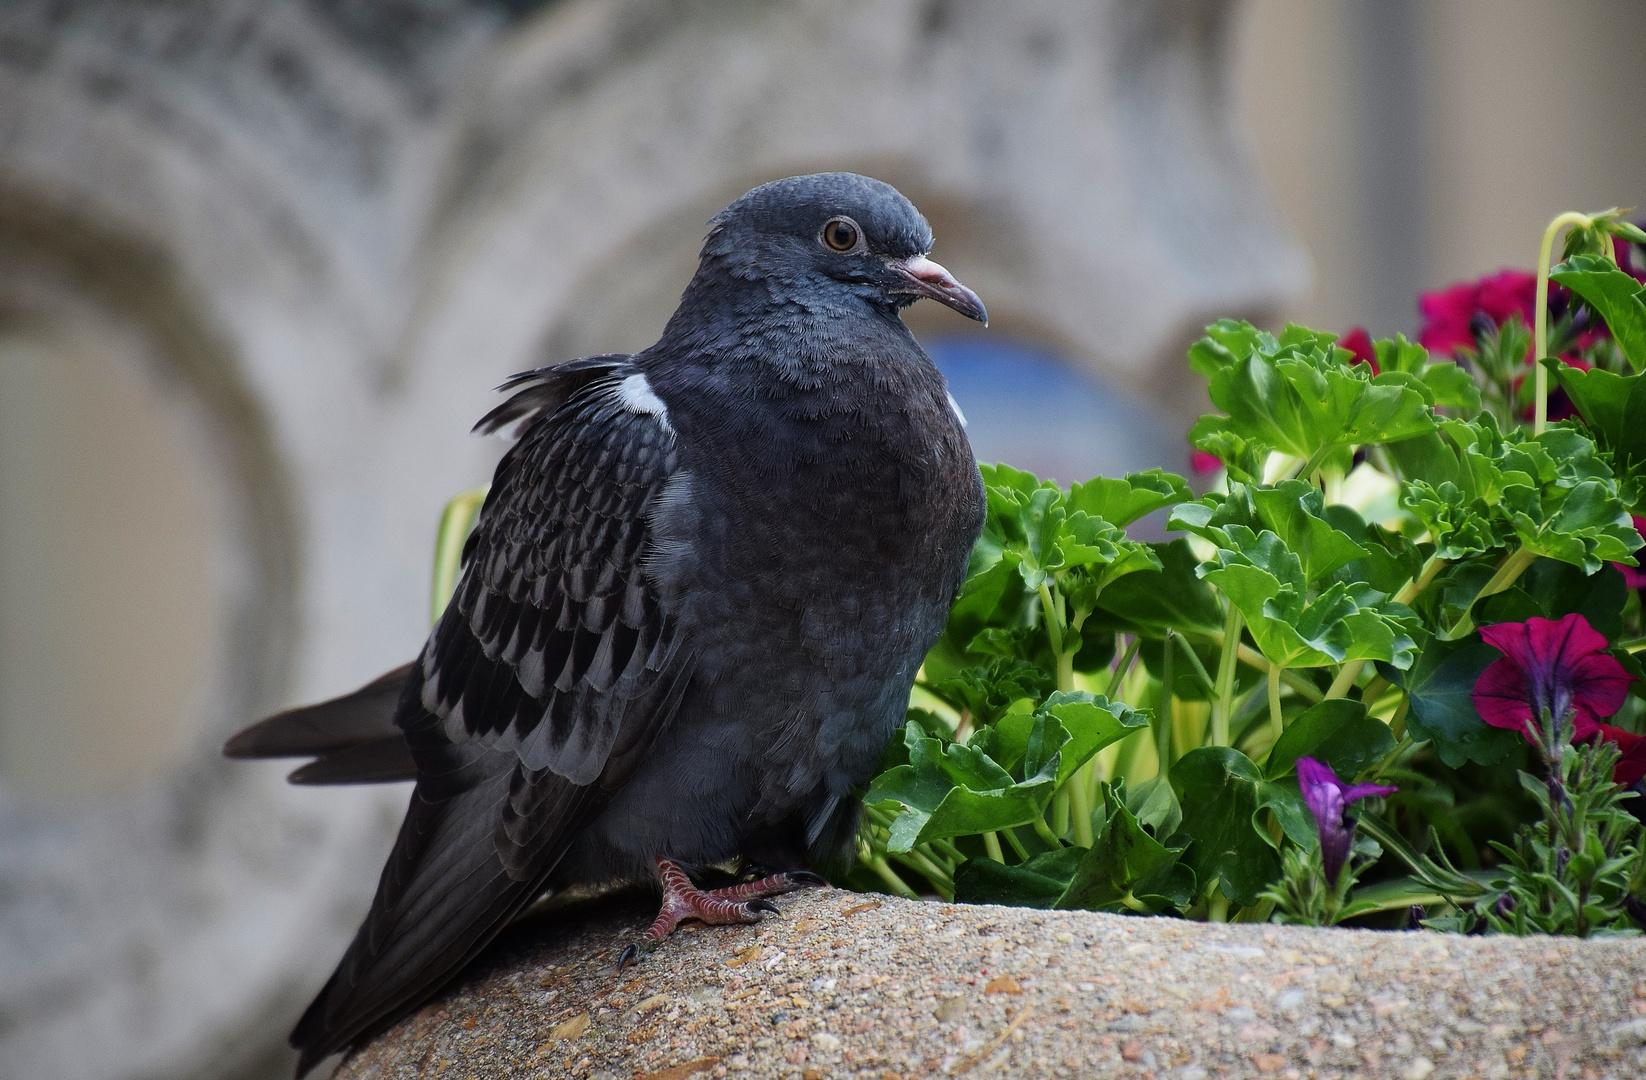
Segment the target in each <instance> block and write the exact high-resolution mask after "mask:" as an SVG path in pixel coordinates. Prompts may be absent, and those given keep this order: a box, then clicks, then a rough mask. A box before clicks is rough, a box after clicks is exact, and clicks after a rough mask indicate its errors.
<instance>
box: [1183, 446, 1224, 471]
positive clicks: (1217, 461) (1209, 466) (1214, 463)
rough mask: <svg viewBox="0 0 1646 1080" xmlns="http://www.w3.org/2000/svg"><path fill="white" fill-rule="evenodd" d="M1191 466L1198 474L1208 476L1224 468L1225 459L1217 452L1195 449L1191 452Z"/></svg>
mask: <svg viewBox="0 0 1646 1080" xmlns="http://www.w3.org/2000/svg"><path fill="white" fill-rule="evenodd" d="M1189 468H1190V469H1192V470H1194V473H1195V475H1196V476H1208V475H1210V474H1211V473H1214V472H1217V471H1218V470H1219V469H1221V468H1223V460H1222V459H1221V458H1219V457H1218V456H1217V455H1216V454H1209V453H1207V452H1206V451H1204V450H1194V451H1191V452H1190V453H1189Z"/></svg>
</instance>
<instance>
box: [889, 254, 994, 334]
mask: <svg viewBox="0 0 1646 1080" xmlns="http://www.w3.org/2000/svg"><path fill="white" fill-rule="evenodd" d="M891 266H892V269H893V270H896V271H897V272H898V273H899V274H901V275H902V276H903V280H905V281H907V282H908V283H909V285H908V289H907V290H906V291H907V292H910V293H913V294H914V295H915V296H927V297H930V298H931V299H933V300H936V301H937V302H938V303H939V304H942V305H943V306H944V307H951V308H954V309H955V310H956V311H958V312H960V314H962V315H964V316H966V318H968V319H976V320H977V321H978V322H980V323H982V324H983V325H984V326H988V325H989V313H988V311H987V310H985V309H984V307H983V301H981V300H979V299H978V298H977V294H976V293H974V292H972V291H971V290H970V289H968V288H966V286H964V285H962V284H960V282H958V281H956V280H955V279H954V275H953V274H951V273H949V272H948V271H947V270H945V269H943V267H942V266H940V265H938V264H937V263H934V262H932V261H931V260H930V259H928V258H926V256H924V255H916V256H914V257H913V258H909V259H894V260H892V263H891Z"/></svg>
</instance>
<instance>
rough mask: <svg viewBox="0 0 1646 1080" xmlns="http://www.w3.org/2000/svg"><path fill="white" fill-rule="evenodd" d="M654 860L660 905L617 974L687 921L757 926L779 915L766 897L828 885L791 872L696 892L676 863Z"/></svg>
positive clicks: (804, 872) (815, 877)
mask: <svg viewBox="0 0 1646 1080" xmlns="http://www.w3.org/2000/svg"><path fill="white" fill-rule="evenodd" d="M654 861H655V863H656V865H657V879H658V881H659V882H661V883H662V885H663V906H662V907H661V908H660V909H659V910H658V912H657V918H656V920H654V921H653V922H652V924H651V926H650V927H649V928H648V929H647V930H646V932H645V934H643V935H641V938H640V941H638V942H637V943H635V944H633V945H630V946H629V947H628V948H626V949H624V950H623V954H622V956H620V957H619V958H618V961H617V967H618V970H619V971H621V970H622V969H623V968H624V967H626V966H627V965H629V964H632V963H636V962H637V961H638V960H639V959H640V957H641V956H642V955H643V954H645V953H649V952H651V951H652V950H653V949H655V948H656V947H657V946H658V944H659V943H660V942H662V940H663V939H664V938H666V937H668V936H669V935H670V934H672V933H674V929H675V927H677V926H679V925H680V924H681V923H683V922H685V921H686V920H687V919H697V920H699V921H700V922H704V923H707V924H708V925H710V926H731V925H735V924H738V923H757V922H759V921H760V918H761V916H762V915H766V914H771V915H776V914H779V912H778V910H777V905H776V904H774V903H772V902H771V901H770V900H768V899H766V898H767V897H769V896H778V895H781V894H782V893H786V892H792V891H793V890H795V889H804V888H808V887H811V886H818V885H827V884H828V882H826V881H824V880H823V879H822V878H821V877H819V876H818V875H816V874H814V873H812V872H811V871H810V870H790V871H787V872H785V873H781V874H772V875H771V876H769V877H763V878H761V879H760V880H758V881H749V882H745V883H744V884H742V885H732V886H730V887H728V888H724V889H699V888H698V887H697V886H696V885H693V884H692V882H691V878H689V877H687V876H686V871H684V870H682V869H681V868H680V864H679V863H677V862H674V861H673V860H671V859H663V858H658V859H656V860H654Z"/></svg>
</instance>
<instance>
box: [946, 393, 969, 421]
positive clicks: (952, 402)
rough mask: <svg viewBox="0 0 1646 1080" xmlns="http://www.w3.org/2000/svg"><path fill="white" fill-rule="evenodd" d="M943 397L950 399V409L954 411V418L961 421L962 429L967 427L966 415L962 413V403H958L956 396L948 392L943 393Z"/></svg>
mask: <svg viewBox="0 0 1646 1080" xmlns="http://www.w3.org/2000/svg"><path fill="white" fill-rule="evenodd" d="M943 396H944V397H946V398H948V399H949V408H951V409H953V410H954V418H955V419H956V420H959V421H960V426H961V427H965V426H966V414H965V413H963V412H961V411H960V402H958V401H956V400H955V399H954V395H953V394H951V393H949V392H948V391H947V390H945V391H943Z"/></svg>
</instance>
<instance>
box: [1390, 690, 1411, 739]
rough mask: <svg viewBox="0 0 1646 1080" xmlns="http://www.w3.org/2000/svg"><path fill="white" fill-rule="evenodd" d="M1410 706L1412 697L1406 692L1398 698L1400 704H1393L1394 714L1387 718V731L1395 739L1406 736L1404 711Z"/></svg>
mask: <svg viewBox="0 0 1646 1080" xmlns="http://www.w3.org/2000/svg"><path fill="white" fill-rule="evenodd" d="M1411 707H1412V697H1411V695H1410V694H1408V695H1406V696H1405V697H1403V698H1401V699H1400V704H1399V705H1396V706H1395V714H1394V715H1393V716H1391V717H1390V718H1389V731H1390V732H1391V733H1393V735H1394V737H1395V738H1397V739H1403V738H1405V737H1406V713H1407V711H1408V710H1410V709H1411Z"/></svg>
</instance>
